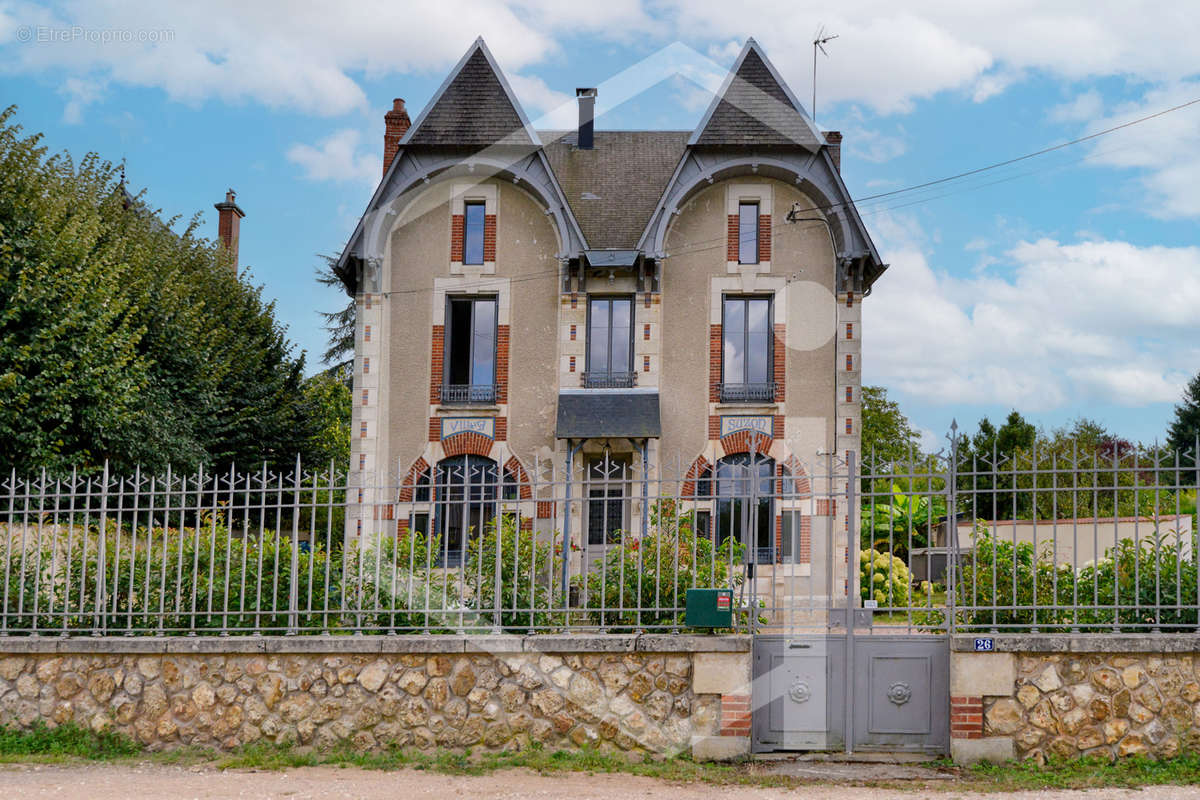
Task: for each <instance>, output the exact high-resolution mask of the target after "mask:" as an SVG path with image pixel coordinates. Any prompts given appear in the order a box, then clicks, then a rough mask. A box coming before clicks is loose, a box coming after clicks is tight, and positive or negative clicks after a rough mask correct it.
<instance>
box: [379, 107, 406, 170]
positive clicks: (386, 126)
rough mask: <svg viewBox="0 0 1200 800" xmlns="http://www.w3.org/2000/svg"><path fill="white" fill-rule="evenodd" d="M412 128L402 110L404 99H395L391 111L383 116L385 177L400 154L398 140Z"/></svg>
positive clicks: (403, 109)
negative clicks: (397, 154)
mask: <svg viewBox="0 0 1200 800" xmlns="http://www.w3.org/2000/svg"><path fill="white" fill-rule="evenodd" d="M411 126H412V120H410V119H409V118H408V111H406V110H405V108H404V98H402V97H397V98H396V99H395V100H393V101H392V110H391V111H389V112H387V113H386V114H384V115H383V174H384V175H387V171H388V167H389V166H391V164H392V161H393V160H394V159H395V158H396V153H398V152H400V140H401V139H403V138H404V134H406V133H407V132H408V129H409V128H410V127H411Z"/></svg>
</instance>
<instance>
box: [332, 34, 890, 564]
mask: <svg viewBox="0 0 1200 800" xmlns="http://www.w3.org/2000/svg"><path fill="white" fill-rule="evenodd" d="M577 95H578V99H579V120H580V122H579V125H578V127H577V128H576V129H573V130H568V131H555V130H535V129H534V127H533V126H532V125H531V123H530V122H529V119H528V117H527V116H526V114H525V112H524V110H523V109H522V108H521V105H520V103H519V102H518V100H517V98H516V97H515V95H514V94H513V92H512V90H511V88H510V86H509V84H508V82H507V80H506V79H505V77H504V74H503V72H502V71H501V70H500V68H499V66H498V65H497V63H496V61H495V59H494V58H493V57H492V55H491V53H490V52H489V50H488V48H487V46H486V44H485V43H484V42H483V40H482V39H479V40H477V41H476V42H475V43H473V44H472V45H471V47H470V48H469V50H468V51H467V53H466V54H465V55H464V56H463V58H462V59H461V61H460V62H459V63H458V64H457V65H456V66H455V68H454V69H453V70H452V71H451V73H450V75H449V76H448V77H447V78H446V80H445V82H444V83H443V84H442V86H441V88H440V89H439V90H438V91H437V92H436V94H435V95H434V97H433V99H432V100H431V101H430V102H429V104H428V105H427V107H426V108H425V109H424V110H423V111H422V112H421V113H420V114H419V115H418V116H417V118H416V119H415V121H413V120H410V118H409V116H408V114H407V111H406V110H405V107H404V103H403V101H402V100H397V101H396V102H395V106H394V108H393V110H392V111H390V112H388V114H387V115H386V118H385V123H386V132H385V137H384V144H385V159H384V161H385V163H384V176H383V179H382V181H381V183H380V184H379V187H378V188H377V190H376V191H375V194H374V196H373V197H372V198H371V200H370V202H369V204H368V206H367V210H366V212H365V213H364V215H363V217H362V219H361V221H360V223H359V224H358V226H357V228H356V229H355V231H354V234H353V235H352V237H351V239H350V241H349V243H348V245H347V247H346V249H345V252H344V253H343V254H342V255H341V258H340V260H339V262H338V264H337V269H338V271H339V274H340V275H341V276H342V278H343V280H344V281H345V283H346V285H347V287H348V288H349V289H350V290H351V291H352V292H353V293H354V295H355V296H356V298H357V301H358V306H357V311H358V318H357V320H358V321H357V325H358V333H357V339H356V357H355V362H354V388H353V392H354V418H353V428H352V436H353V443H352V461H351V464H350V469H351V486H358V487H360V488H359V499H360V501H361V502H362V504H363V505H362V506H361V508H362V510H361V511H360V512H358V513H351V514H350V515H349V517H350V519H349V520H348V522H347V529H348V533H350V534H354V533H355V532H362V531H363V530H364V528H365V527H366V526H373V527H376V528H377V527H379V526H384V527H386V528H387V529H389V530H391V529H394V530H396V531H397V533H402V532H403V531H405V530H406V529H412V528H414V527H420V528H423V529H424V530H429V529H430V528H433V529H434V530H436V531H438V532H439V533H440V534H441V535H442V536H443V537H444V540H445V541H446V542H447V543H448V547H449V548H450V549H451V550H454V549H457V550H460V551H461V549H462V548H463V547H464V546H465V543H466V539H467V537H469V536H471V535H473V534H472V531H478V530H479V529H480V527H481V525H482V524H483V523H485V522H486V521H487V519H488V518H489V516H490V514H491V513H492V512H491V511H489V508H490V506H489V505H488V504H489V503H490V502H491V501H492V500H495V501H496V502H500V501H504V502H511V503H513V504H516V505H518V506H519V507H520V515H521V519H522V525H523V526H525V527H527V528H534V529H537V530H539V531H542V530H544V531H547V532H548V531H552V530H559V531H560V530H562V528H563V527H564V526H567V527H569V528H570V530H571V531H572V532H573V534H572V536H573V541H575V542H576V543H577V544H578V546H579V548H580V550H581V552H585V553H586V552H587V551H588V550H589V548H591V547H593V546H601V547H602V546H604V545H605V544H606V543H607V542H608V541H610V539H611V535H612V532H613V530H614V529H617V528H620V529H628V530H636V529H638V528H639V526H641V525H644V524H645V522H646V507H647V505H648V503H646V502H643V495H650V496H657V495H658V494H660V493H661V492H666V491H668V489H667V484H666V483H659V481H660V480H662V481H667V480H676V479H677V482H676V484H674V487H675V488H674V489H673V490H672V491H673V492H675V493H678V494H679V495H682V496H686V497H690V498H692V499H693V500H694V501H696V503H697V508H698V509H699V514H698V517H699V524H700V525H701V526H702V527H703V529H704V530H706V531H708V532H709V533H710V534H711V535H715V536H720V537H724V536H728V535H733V536H737V537H739V538H741V539H742V540H744V541H746V543H747V545H748V547H750V548H751V549H755V548H757V551H759V552H761V553H764V554H765V555H763V556H762V557H764V558H771V559H772V560H776V561H783V560H788V561H790V562H794V563H796V564H798V565H800V566H799V569H801V570H803V569H804V564H805V562H806V559H809V558H811V551H812V541H811V538H812V536H813V535H814V530H815V529H816V528H815V527H814V525H813V520H814V519H817V518H823V519H824V520H826V522H827V523H831V521H832V520H833V518H834V516H835V514H837V511H838V509H837V504H836V503H835V502H832V501H831V500H830V496H831V495H832V494H834V493H835V491H836V490H837V487H832V486H831V487H827V488H826V489H825V490H823V492H818V494H820V493H823V494H824V495H825V496H824V498H821V497H816V496H814V491H815V490H814V489H813V488H812V487H808V485H807V481H806V468H805V466H804V465H805V464H811V463H814V462H816V461H817V460H818V459H827V458H831V457H832V456H834V455H836V456H838V457H844V454H845V453H846V452H847V451H850V450H857V448H858V443H859V426H860V421H861V415H860V405H859V401H860V398H859V387H860V376H861V369H862V365H861V361H860V356H861V337H862V334H863V330H862V324H861V303H862V300H863V298H864V297H865V296H867V295H869V294H870V291H871V287H872V285H873V283H874V281H875V280H876V279H877V278H878V277H879V276H880V275H881V274H882V272H883V271H884V269H886V265H885V264H883V263H882V262H881V260H880V258H879V255H878V253H877V251H876V249H875V247H874V245H873V244H872V243H871V240H870V237H869V236H868V234H867V231H866V229H865V227H864V225H863V223H862V220H861V219H860V217H859V216H858V213H857V212H856V210H855V208H854V206H853V203H852V202H851V200H850V197H849V194H848V192H847V190H846V187H845V185H844V184H843V182H842V180H841V177H840V175H839V169H840V154H841V136H840V134H838V133H836V132H824V133H823V132H821V131H820V130H819V129H818V128H817V127H816V126H815V124H814V123H813V122H812V120H811V119H810V118H809V117H808V115H807V114H806V112H805V110H804V109H803V107H802V106H801V104H800V103H799V102H798V100H797V99H796V97H795V96H794V94H793V93H792V92H791V90H790V89H789V88H788V87H787V85H786V83H784V81H783V80H782V78H781V77H780V76H779V73H778V72H777V71H776V70H775V68H774V67H773V66H772V65H771V63H770V61H769V60H768V59H767V57H766V54H765V53H764V52H763V51H762V49H761V48H760V46H759V45H758V44H757V43H756V42H755V41H754V40H752V39H751V40H749V41H748V42H747V43H746V45H745V46H744V48H743V49H742V51H741V53H740V54H739V56H738V58H737V60H736V62H735V63H734V65H733V67H732V69H731V70H730V72H729V74H728V76H727V78H726V80H725V83H724V85H723V86H722V88H721V90H720V91H719V92H718V94H717V95H716V96H715V98H714V99H713V102H712V104H711V105H710V107H709V108H708V110H707V112H706V113H705V114H704V117H703V118H702V120H701V121H700V123H699V124H698V125H697V126H696V128H695V129H694V130H691V131H663V130H637V131H631V130H621V131H616V130H603V129H597V127H596V125H595V120H594V116H595V113H594V111H595V103H596V102H597V90H596V89H594V88H583V89H579V90H578V91H577ZM821 463H824V462H823V461H822V462H821ZM551 467H552V469H553V472H552V473H551V472H549V471H548V470H549V469H550V468H551ZM733 467H737V468H738V469H740V470H743V471H744V470H746V469H749V470H751V471H752V472H753V473H754V474H755V475H761V476H762V477H763V479H764V480H768V479H769V480H771V481H775V480H777V479H779V478H782V477H784V476H791V477H793V478H794V479H795V480H796V484H795V485H796V486H797V487H802V488H801V497H800V499H799V500H798V501H797V502H795V503H792V504H791V505H788V504H787V503H773V504H770V505H768V506H766V507H764V508H760V509H758V511H757V515H756V513H755V512H754V511H753V510H751V511H749V512H746V511H744V510H742V511H739V512H738V513H740V514H741V516H740V517H739V516H737V514H732V515H731V514H730V513H729V509H728V508H727V507H718V506H719V503H718V501H717V500H714V499H713V497H714V496H715V495H716V494H718V493H719V492H718V491H717V488H718V487H719V486H720V485H721V482H722V481H723V480H725V477H724V476H725V475H726V472H727V470H728V469H732V468H733ZM535 473H536V475H535ZM551 474H553V476H554V480H555V481H559V482H561V483H560V484H559V485H558V488H557V489H554V490H549V491H547V492H544V493H540V492H537V491H536V489H535V488H534V487H536V486H537V484H538V482H539V481H543V480H546V477H547V476H548V475H551ZM827 474H828V473H827ZM531 476H534V477H532V478H531ZM598 476H599V477H598ZM651 481H653V482H654V489H653V490H651V489H650V486H651ZM449 484H454V485H456V486H457V485H460V484H461V487H460V488H461V491H460V492H459V495H461V496H462V497H463V498H468V499H469V498H473V497H474V495H471V494H470V493H471V492H472V491H476V490H478V491H479V492H481V494H480V495H479V497H480V498H482V499H483V500H484V501H486V502H482V503H479V504H478V506H479V510H478V511H476V510H473V508H474V506H475V505H476V504H474V503H470V502H468V503H464V504H463V505H464V506H469V507H468V508H466V510H465V511H459V512H454V513H449V512H447V513H439V511H438V507H437V504H436V500H437V499H438V498H437V497H436V495H437V493H438V489H437V487H439V486H442V487H445V486H447V485H449ZM601 484H602V485H601ZM431 485H432V487H434V488H433V490H431V488H430V487H431ZM567 485H570V486H572V487H573V488H572V489H569V490H568V491H570V492H571V494H570V496H571V497H574V498H579V499H581V500H583V501H584V502H575V503H570V502H564V495H563V491H564V490H563V487H564V486H567ZM597 486H599V487H600V488H599V489H598V488H597ZM449 494H450V495H451V496H455V497H457V496H459V495H456V494H455V492H454V491H453V487H451V490H450V491H449ZM443 496H445V495H443ZM645 499H647V500H648V499H649V498H648V497H647V498H645ZM606 509H607V510H606ZM598 512H599V513H598ZM639 520H640V522H639ZM722 527H723V528H724V529H723V530H722V529H721V528H722ZM832 529H833V526H832V524H827V525H826V527H825V528H824V529H822V530H829V531H832ZM750 530H753V531H755V532H754V533H753V534H751V533H749V531H750ZM785 540H786V541H785ZM584 557H585V556H582V555H581V556H579V558H584ZM785 557H786V559H785Z"/></svg>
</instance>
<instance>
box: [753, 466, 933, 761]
mask: <svg viewBox="0 0 1200 800" xmlns="http://www.w3.org/2000/svg"><path fill="white" fill-rule="evenodd" d="M829 466H830V470H829V477H828V478H827V479H823V480H814V484H815V485H814V486H813V493H814V495H815V496H818V497H819V496H820V495H821V494H825V496H826V497H827V498H828V499H829V500H828V501H829V502H830V504H831V505H830V506H829V508H832V507H833V505H834V504H837V505H838V506H839V507H840V508H842V509H844V510H845V513H844V515H843V514H839V513H829V514H827V515H824V516H823V517H818V516H813V517H812V519H811V521H810V523H809V524H808V527H809V530H808V538H809V545H808V546H809V550H810V558H809V564H810V569H809V573H808V575H807V576H803V575H800V576H798V575H797V573H796V570H795V569H791V568H790V567H791V565H788V564H786V563H775V564H769V565H763V564H759V567H758V573H757V575H756V577H755V585H756V588H757V589H758V592H757V597H758V600H759V602H758V605H759V607H760V610H761V611H762V612H763V613H761V614H760V616H759V618H758V624H757V625H756V627H755V641H754V671H753V678H754V680H753V689H752V702H753V709H754V711H753V721H752V727H751V732H752V746H753V749H754V751H755V752H770V751H776V750H826V751H845V752H848V753H849V752H855V751H889V752H919V753H930V754H943V753H946V752H948V751H949V746H950V686H949V673H950V646H949V637H948V636H947V635H946V632H945V627H944V623H939V618H938V612H937V611H936V610H934V609H930V608H929V607H928V606H926V607H917V608H914V607H913V605H914V600H913V598H912V596H907V598H908V599H907V602H906V603H905V605H906V606H907V607H906V608H898V607H897V605H896V604H895V603H888V606H889V608H888V610H887V612H883V611H881V610H880V609H878V608H871V607H870V606H872V605H876V603H872V602H871V601H870V600H869V599H868V600H866V601H864V600H863V598H862V597H861V596H860V595H861V592H860V582H859V581H860V580H862V581H863V582H864V583H866V584H867V585H868V586H872V587H873V586H875V585H876V583H883V584H887V583H888V582H889V581H891V580H892V579H893V577H895V578H896V579H897V580H899V579H900V577H902V576H901V575H900V573H899V570H900V569H901V567H900V566H899V563H898V561H896V562H893V561H892V560H890V559H888V558H887V556H886V555H885V556H884V562H885V564H886V568H887V570H888V574H887V575H886V576H885V579H884V581H878V582H877V581H875V580H873V579H874V575H875V574H876V573H875V567H874V565H873V562H874V561H875V560H878V558H879V556H880V554H879V553H878V552H876V551H874V547H873V546H872V551H871V553H870V559H871V560H872V566H871V567H869V568H868V567H867V566H865V565H866V564H867V561H866V560H865V559H862V553H865V552H867V551H866V549H865V548H861V547H860V525H859V514H860V513H861V512H862V509H861V508H860V502H859V501H860V498H859V497H858V496H857V486H856V484H857V483H858V481H859V480H862V476H859V475H858V471H857V470H856V469H855V465H854V456H853V454H849V456H848V458H847V463H846V464H845V472H844V474H843V475H841V476H840V477H839V475H838V474H837V472H838V471H839V470H835V469H833V462H832V459H830V460H829ZM847 476H858V477H856V478H855V479H853V480H852V479H849V478H848V477H847ZM952 492H953V489H952V482H951V481H946V482H943V483H942V484H940V485H937V486H934V485H932V483H931V485H930V487H929V488H928V494H929V495H930V496H938V497H941V496H943V495H947V499H946V502H950V503H952V502H953V500H952V499H951V498H949V497H948V495H949V494H952ZM842 503H844V505H842ZM872 513H873V509H872ZM843 520H844V525H845V528H844V530H839V528H840V527H841V523H842V521H843ZM912 539H913V537H912V536H910V537H909V540H910V545H911V542H912ZM890 552H891V551H890V550H889V553H890ZM903 552H908V551H907V550H905V551H903ZM852 564H862V565H864V566H863V567H862V571H863V573H865V574H866V576H867V577H866V578H863V577H861V576H856V575H855V574H854V572H855V570H851V569H850V565H852ZM893 565H895V566H893ZM905 570H906V568H905ZM893 573H895V574H893ZM856 577H858V578H859V580H856V579H855V578H856ZM903 577H904V579H905V580H907V579H908V577H907V572H906V571H905V572H904V574H903ZM805 579H806V580H805ZM781 587H782V589H781ZM768 592H769V594H767V593H768ZM764 595H766V596H764ZM887 599H889V598H885V600H887ZM864 606H866V607H864ZM914 612H916V615H915V616H916V618H917V619H919V621H920V624H914ZM941 613H942V617H941V619H942V620H944V619H945V615H944V612H941ZM900 616H902V617H903V618H904V619H903V620H901V621H900V623H899V624H897V617H900Z"/></svg>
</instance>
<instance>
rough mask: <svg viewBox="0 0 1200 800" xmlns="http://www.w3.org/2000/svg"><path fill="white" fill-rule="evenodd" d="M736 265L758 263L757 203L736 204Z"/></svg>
mask: <svg viewBox="0 0 1200 800" xmlns="http://www.w3.org/2000/svg"><path fill="white" fill-rule="evenodd" d="M738 263H739V264H757V263H758V203H757V202H750V203H747V202H743V203H739V204H738Z"/></svg>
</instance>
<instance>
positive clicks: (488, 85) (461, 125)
mask: <svg viewBox="0 0 1200 800" xmlns="http://www.w3.org/2000/svg"><path fill="white" fill-rule="evenodd" d="M404 144H409V145H461V146H466V147H487V146H488V145H492V144H512V145H533V144H535V142H534V141H533V140H532V139H531V138H530V136H529V133H528V131H527V130H526V128H525V124H524V122H523V120H522V119H521V114H520V113H519V112H518V111H517V108H516V107H515V105H514V103H513V100H512V98H511V96H510V95H509V92H508V90H507V88H506V87H505V85H504V84H503V83H502V82H501V79H500V77H499V75H497V73H496V70H495V69H493V68H492V64H491V63H489V60H488V57H487V54H486V53H485V51H484V49H483V47H482V41H479V42H476V46H475V47H474V48H473V50H472V52H471V54H470V55H469V56H468V57H467V59H466V60H465V61H464V62H463V64H462V67H461V68H460V69H459V70H458V72H457V73H456V74H454V76H453V78H452V80H451V81H450V82H449V83H448V84H446V86H445V87H444V88H443V89H442V90H441V93H440V95H438V96H436V97H435V98H434V100H433V101H432V104H431V105H430V106H429V107H428V108H426V109H425V110H424V111H422V112H421V116H420V117H418V118H417V121H416V123H415V124H414V125H413V130H412V131H411V134H410V135H409V136H408V137H406V138H405V140H404Z"/></svg>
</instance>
